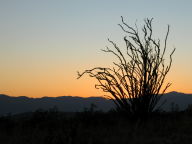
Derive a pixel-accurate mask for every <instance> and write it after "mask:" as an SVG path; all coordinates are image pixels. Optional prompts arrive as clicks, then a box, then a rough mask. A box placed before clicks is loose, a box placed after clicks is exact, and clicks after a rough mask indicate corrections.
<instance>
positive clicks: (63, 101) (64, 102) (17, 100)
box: [0, 91, 192, 115]
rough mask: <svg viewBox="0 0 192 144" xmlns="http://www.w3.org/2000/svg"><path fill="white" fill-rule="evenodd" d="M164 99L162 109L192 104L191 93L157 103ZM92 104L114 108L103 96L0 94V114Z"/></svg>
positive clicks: (72, 108)
mask: <svg viewBox="0 0 192 144" xmlns="http://www.w3.org/2000/svg"><path fill="white" fill-rule="evenodd" d="M164 101H166V103H165V104H164V105H163V106H162V110H164V111H170V110H171V109H172V107H173V104H174V106H176V105H177V106H178V107H179V109H180V110H184V109H186V108H187V106H188V105H189V104H192V94H185V93H181V92H176V91H173V92H169V93H166V94H164V95H163V97H162V98H161V100H160V102H159V103H162V102H164ZM92 104H94V105H96V110H101V111H105V112H106V111H109V110H110V109H113V108H115V105H114V103H113V102H112V101H111V100H108V99H106V98H104V97H79V96H58V97H47V96H44V97H41V98H31V97H27V96H17V97H13V96H8V95H5V94H0V115H5V114H9V113H11V114H17V113H24V112H32V111H35V110H38V109H44V110H48V109H50V108H53V107H57V108H58V110H60V111H63V112H81V111H84V110H85V109H87V108H90V107H91V105H92Z"/></svg>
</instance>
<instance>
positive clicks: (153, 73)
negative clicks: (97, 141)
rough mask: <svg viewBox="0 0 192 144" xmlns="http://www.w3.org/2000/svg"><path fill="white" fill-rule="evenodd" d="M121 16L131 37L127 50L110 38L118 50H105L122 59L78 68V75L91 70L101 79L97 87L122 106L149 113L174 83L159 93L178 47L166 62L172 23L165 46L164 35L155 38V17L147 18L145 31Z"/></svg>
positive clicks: (129, 109) (140, 113)
mask: <svg viewBox="0 0 192 144" xmlns="http://www.w3.org/2000/svg"><path fill="white" fill-rule="evenodd" d="M121 19H122V24H119V26H120V27H121V29H122V30H123V31H124V32H125V33H126V34H127V35H128V38H127V36H125V37H124V41H125V44H126V49H125V50H126V51H125V52H123V51H122V50H121V49H120V48H119V47H118V46H117V44H116V43H114V42H113V41H111V40H109V39H108V41H109V42H110V43H111V44H112V46H113V47H114V50H111V49H110V48H109V47H106V49H105V50H102V51H104V52H107V53H112V54H113V55H115V56H116V57H117V58H118V62H113V64H114V67H112V68H103V67H95V68H93V69H90V70H85V71H84V72H83V73H79V72H78V78H80V77H82V76H83V75H84V74H89V76H90V77H94V78H96V79H97V81H98V84H96V85H95V87H96V88H97V89H98V88H100V89H102V90H103V91H104V92H107V93H110V95H108V96H106V97H107V98H110V99H112V100H113V101H114V103H115V104H116V106H117V108H118V109H120V110H122V111H125V112H127V113H129V114H138V115H139V116H141V115H146V114H148V113H150V112H153V111H154V110H155V107H156V106H157V103H158V102H159V100H160V98H161V97H162V95H163V94H164V93H165V91H166V90H167V88H168V87H169V86H170V85H171V84H170V83H168V84H167V85H166V86H165V87H164V88H163V89H162V92H161V94H159V93H160V90H161V88H162V85H163V83H164V80H165V77H166V75H167V73H168V72H169V70H170V68H171V64H172V55H173V53H174V51H175V49H173V51H172V52H171V53H170V55H169V62H168V63H167V64H165V58H164V57H165V52H166V48H167V38H168V34H169V25H168V29H167V33H166V36H165V40H164V45H163V48H162V50H161V43H160V39H157V40H156V39H154V38H153V30H152V20H153V19H148V18H147V19H145V20H144V25H143V27H142V31H141V33H139V30H138V27H137V24H135V27H132V26H129V25H128V24H127V23H125V22H124V19H123V17H121Z"/></svg>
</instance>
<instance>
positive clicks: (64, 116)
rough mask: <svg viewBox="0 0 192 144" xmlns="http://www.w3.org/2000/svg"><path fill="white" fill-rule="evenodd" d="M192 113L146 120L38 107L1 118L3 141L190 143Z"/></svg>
mask: <svg viewBox="0 0 192 144" xmlns="http://www.w3.org/2000/svg"><path fill="white" fill-rule="evenodd" d="M190 143H192V113H189V112H175V113H163V114H162V113H161V114H154V115H153V116H151V117H150V118H148V119H145V120H141V119H140V120H134V119H133V118H132V119H130V118H125V117H122V116H120V115H119V114H117V113H114V112H109V113H102V112H91V111H86V112H82V113H61V112H57V111H54V110H52V111H36V112H33V113H27V114H21V115H15V116H6V117H1V118H0V144H190Z"/></svg>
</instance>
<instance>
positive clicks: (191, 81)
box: [0, 0, 192, 97]
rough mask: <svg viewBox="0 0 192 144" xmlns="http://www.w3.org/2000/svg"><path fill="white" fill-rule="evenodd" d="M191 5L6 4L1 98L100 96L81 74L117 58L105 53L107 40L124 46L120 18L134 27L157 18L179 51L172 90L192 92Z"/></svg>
mask: <svg viewBox="0 0 192 144" xmlns="http://www.w3.org/2000/svg"><path fill="white" fill-rule="evenodd" d="M191 6H192V1H191V0H134V1H133V0H94V1H93V0H76V1H75V0H68V1H67V0H54V1H53V0H31V1H29V0H1V1H0V68H1V70H0V93H3V94H9V95H12V96H21V95H22V96H23V95H25V96H29V97H42V96H63V95H71V96H100V95H103V94H104V93H102V92H101V91H100V90H95V88H94V83H95V82H96V81H94V80H93V79H91V78H89V77H88V76H87V77H83V78H82V79H80V80H77V79H76V78H77V73H76V72H77V71H83V70H84V69H89V68H92V67H95V66H108V65H110V64H111V63H112V61H115V60H116V59H115V58H114V57H113V56H111V55H108V54H106V53H103V52H102V51H101V50H100V49H103V48H105V46H107V45H108V46H109V45H110V44H109V43H108V41H107V38H110V39H111V40H113V41H114V42H116V43H117V44H119V45H123V44H124V43H123V39H122V38H123V37H124V36H125V33H123V32H122V30H121V29H120V27H119V26H118V25H117V24H118V23H120V22H121V19H120V16H124V19H125V21H126V22H127V23H128V24H130V25H133V24H134V23H135V21H136V20H138V22H137V23H138V25H142V24H143V19H144V18H147V17H148V18H151V17H153V18H154V22H153V23H154V25H153V27H154V33H156V36H158V37H160V38H161V39H162V38H164V36H165V33H166V28H167V24H170V26H171V28H170V34H169V39H168V49H169V50H172V49H173V48H174V47H176V52H175V54H174V57H173V65H172V69H171V71H170V73H169V74H168V75H167V81H169V82H172V83H173V84H172V86H171V87H170V88H169V90H168V91H179V92H185V93H192V46H191V45H192V15H191V14H192V8H191Z"/></svg>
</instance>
